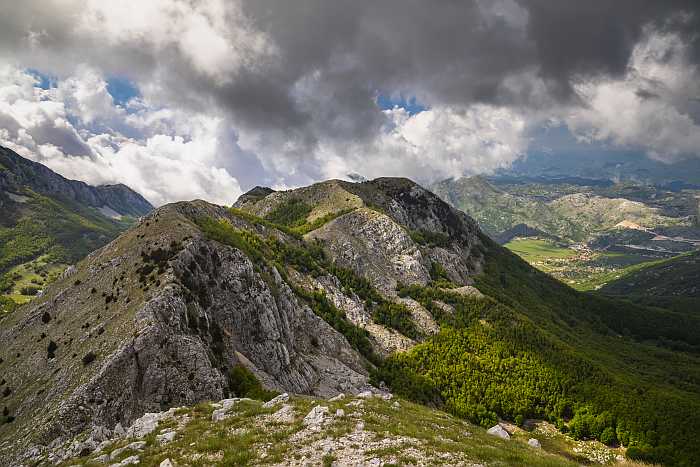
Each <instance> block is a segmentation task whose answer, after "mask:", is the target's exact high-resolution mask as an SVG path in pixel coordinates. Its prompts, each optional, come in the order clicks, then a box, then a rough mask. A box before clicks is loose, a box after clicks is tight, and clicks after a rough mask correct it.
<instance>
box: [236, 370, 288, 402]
mask: <svg viewBox="0 0 700 467" xmlns="http://www.w3.org/2000/svg"><path fill="white" fill-rule="evenodd" d="M228 387H229V390H230V391H231V392H232V393H234V394H235V395H236V396H238V397H249V398H251V399H257V400H263V401H269V400H270V399H272V398H273V397H275V396H276V395H277V394H276V393H275V392H273V391H268V390H267V389H265V388H263V387H262V384H260V381H258V379H257V378H256V377H255V375H254V374H253V372H251V371H250V370H249V369H248V368H246V367H245V366H243V365H240V364H239V365H236V366H234V367H233V368H231V371H229V374H228Z"/></svg>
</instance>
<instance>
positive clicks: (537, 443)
mask: <svg viewBox="0 0 700 467" xmlns="http://www.w3.org/2000/svg"><path fill="white" fill-rule="evenodd" d="M527 444H528V445H530V446H532V447H533V448H538V449H539V448H541V447H542V445H541V444H540V441H539V440H537V439H535V438H530V439H528V440H527Z"/></svg>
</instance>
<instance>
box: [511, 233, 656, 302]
mask: <svg viewBox="0 0 700 467" xmlns="http://www.w3.org/2000/svg"><path fill="white" fill-rule="evenodd" d="M505 247H506V248H508V249H509V250H510V251H512V252H513V253H515V254H517V255H518V256H520V257H521V258H522V259H524V260H525V261H527V262H528V263H530V264H531V265H532V266H534V267H536V268H537V269H539V270H540V271H543V272H546V273H548V274H550V275H552V276H554V277H556V278H557V279H559V280H560V281H562V282H564V283H566V284H567V285H569V286H571V287H573V288H574V289H577V290H582V291H586V290H597V289H599V288H600V287H602V286H603V285H605V284H607V283H608V282H611V281H614V280H617V279H620V278H623V277H625V276H627V275H628V274H632V273H634V272H636V271H639V270H642V269H644V268H646V267H648V266H653V265H655V264H658V263H660V262H663V261H665V260H658V259H652V258H648V257H644V256H639V255H632V254H626V253H615V252H601V251H577V250H574V249H573V248H569V247H565V246H560V245H557V244H556V243H554V242H552V241H549V240H538V239H515V240H512V241H510V242H508V243H506V244H505Z"/></svg>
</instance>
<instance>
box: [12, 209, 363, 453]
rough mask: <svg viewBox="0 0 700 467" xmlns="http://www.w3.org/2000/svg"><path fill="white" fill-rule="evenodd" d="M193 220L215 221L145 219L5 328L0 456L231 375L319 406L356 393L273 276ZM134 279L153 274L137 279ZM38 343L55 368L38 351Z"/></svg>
mask: <svg viewBox="0 0 700 467" xmlns="http://www.w3.org/2000/svg"><path fill="white" fill-rule="evenodd" d="M204 212H206V213H207V214H208V215H224V214H225V211H221V210H218V208H216V207H211V206H209V207H207V208H206V209H203V208H202V207H199V208H198V207H197V205H192V204H181V205H173V206H168V207H166V208H162V209H161V210H158V211H156V212H155V213H154V214H153V215H151V216H149V217H147V218H146V219H144V220H143V221H142V223H141V224H140V226H139V228H138V229H135V230H134V231H130V232H128V233H127V234H125V236H122V237H120V239H118V240H117V241H116V242H115V243H113V244H110V245H108V246H107V247H105V249H103V250H101V251H100V252H99V253H97V254H94V255H91V257H89V258H88V259H87V260H86V261H84V262H82V263H80V264H79V265H78V267H77V271H76V272H74V273H73V274H72V275H71V276H70V277H65V278H63V279H62V280H60V281H59V282H58V283H56V284H55V286H54V287H53V288H51V289H50V290H49V291H48V293H47V295H46V297H42V300H41V301H39V302H37V303H36V304H33V305H32V306H31V307H29V308H27V309H25V310H24V311H21V312H19V313H18V314H17V316H15V317H13V318H14V321H11V322H8V323H7V324H8V327H7V328H4V329H3V330H2V332H0V335H1V337H2V341H3V342H8V343H12V345H10V346H8V347H6V348H5V349H4V351H3V354H2V357H3V358H11V356H12V358H13V360H14V359H15V358H16V360H17V362H18V363H17V364H16V365H15V366H14V370H13V371H12V374H9V367H8V366H6V365H3V368H2V370H3V376H5V377H6V378H7V379H8V387H10V388H12V394H11V395H10V396H9V397H7V398H6V400H5V403H8V405H9V406H10V407H11V408H12V411H13V414H14V416H15V417H16V420H15V423H13V424H12V427H11V428H12V429H13V430H15V431H13V432H10V430H9V429H8V428H7V426H3V427H2V431H0V436H2V444H0V450H2V455H0V457H3V458H7V459H11V458H13V457H12V456H14V455H15V454H17V449H16V448H17V447H18V446H20V447H21V446H24V448H25V449H26V448H28V447H29V445H30V444H38V445H39V446H41V445H47V444H49V443H51V442H53V441H54V440H56V439H59V440H60V439H64V438H66V437H71V436H74V435H76V434H77V433H79V432H81V431H83V430H85V429H89V428H90V427H91V426H103V427H108V428H109V429H113V428H114V427H115V426H117V425H121V426H128V425H130V424H131V422H133V420H135V419H136V418H138V417H140V416H141V415H142V414H144V413H147V412H158V411H160V410H163V409H164V408H167V407H171V406H175V405H183V404H194V403H196V402H198V401H201V400H218V399H222V398H223V397H225V396H226V395H227V394H228V393H229V384H228V372H229V370H230V369H231V368H232V367H234V366H235V365H239V364H241V365H244V366H246V367H247V368H248V369H249V370H251V371H252V372H253V373H254V374H255V375H256V376H257V377H258V379H259V380H260V381H261V382H262V383H263V385H264V386H266V387H267V388H269V389H273V390H278V391H285V392H292V393H302V394H314V395H319V396H324V397H330V396H333V395H335V394H337V393H340V392H350V393H355V392H359V391H361V390H362V389H363V388H365V387H367V370H366V369H365V362H364V360H363V358H362V357H361V356H360V355H359V354H358V353H357V352H356V351H355V350H354V349H353V348H352V347H351V346H350V345H349V344H348V342H347V340H346V339H345V338H344V337H343V336H342V335H341V334H339V333H338V332H336V331H335V330H334V329H333V328H332V327H331V326H330V325H329V324H327V323H326V322H325V321H323V319H321V318H319V317H318V316H317V315H316V314H314V312H313V311H312V310H311V309H310V308H309V307H308V306H307V305H306V304H305V303H304V302H302V301H301V300H300V299H299V298H298V297H297V296H296V295H295V294H294V292H293V291H292V290H291V289H290V288H289V286H288V285H287V284H286V283H285V282H284V281H283V280H282V278H281V277H280V275H279V274H278V273H277V271H276V270H275V269H274V268H272V270H270V271H266V272H265V274H263V271H262V270H261V269H260V266H259V265H255V264H253V263H252V262H251V260H250V259H249V258H248V257H247V256H246V255H245V254H244V253H242V252H241V251H239V250H237V249H235V248H232V247H229V246H226V245H223V244H221V243H218V242H215V241H211V240H206V239H204V238H203V237H201V235H200V234H199V232H198V231H197V230H196V227H194V226H193V224H192V222H191V221H190V218H193V217H195V216H196V215H202V214H203V213H204ZM183 214H184V215H183ZM134 239H138V241H139V243H137V244H135V243H133V240H134ZM135 245H139V246H138V247H137V248H136V249H135V250H136V251H134V246H135ZM141 248H143V250H141ZM149 255H151V256H149ZM156 256H157V259H152V257H156ZM144 258H146V259H144ZM143 268H146V269H148V270H153V272H151V273H150V274H149V275H148V276H147V277H146V278H144V277H143V274H144V272H145V271H144V269H143ZM159 271H160V272H159ZM129 274H131V276H129ZM79 323H82V324H79ZM311 329H313V333H310V332H309V330H311ZM42 336H43V337H42ZM60 336H63V337H60ZM69 336H70V337H69ZM49 339H51V342H54V341H55V342H57V344H56V346H57V350H55V353H56V356H55V357H51V356H50V355H49V356H48V357H47V353H46V350H42V349H46V345H47V341H48V340H49ZM36 341H39V342H40V343H39V344H35V342H36ZM20 343H23V344H20ZM26 346H30V349H27V350H28V351H31V352H32V355H25V356H24V357H23V356H22V352H23V350H22V347H26ZM88 349H90V350H89V351H88ZM70 352H73V355H72V357H71V355H70ZM88 354H89V355H91V357H89V358H87V357H86V356H87V355H88ZM81 357H83V359H82V362H81ZM32 362H33V363H32ZM3 363H5V364H8V363H10V362H3ZM47 377H48V378H47ZM8 399H9V400H8ZM39 420H41V422H40V423H39ZM10 435H11V436H12V437H13V438H14V442H13V443H10V442H9V441H8V440H9V436H10ZM17 441H19V442H17Z"/></svg>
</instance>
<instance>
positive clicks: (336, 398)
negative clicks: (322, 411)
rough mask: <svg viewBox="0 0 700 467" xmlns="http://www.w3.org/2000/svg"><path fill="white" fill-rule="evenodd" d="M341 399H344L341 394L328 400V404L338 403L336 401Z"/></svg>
mask: <svg viewBox="0 0 700 467" xmlns="http://www.w3.org/2000/svg"><path fill="white" fill-rule="evenodd" d="M343 399H345V394H343V393H342V392H341V393H340V394H338V395H337V396H334V397H331V398H330V399H328V402H338V401H342V400H343Z"/></svg>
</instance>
